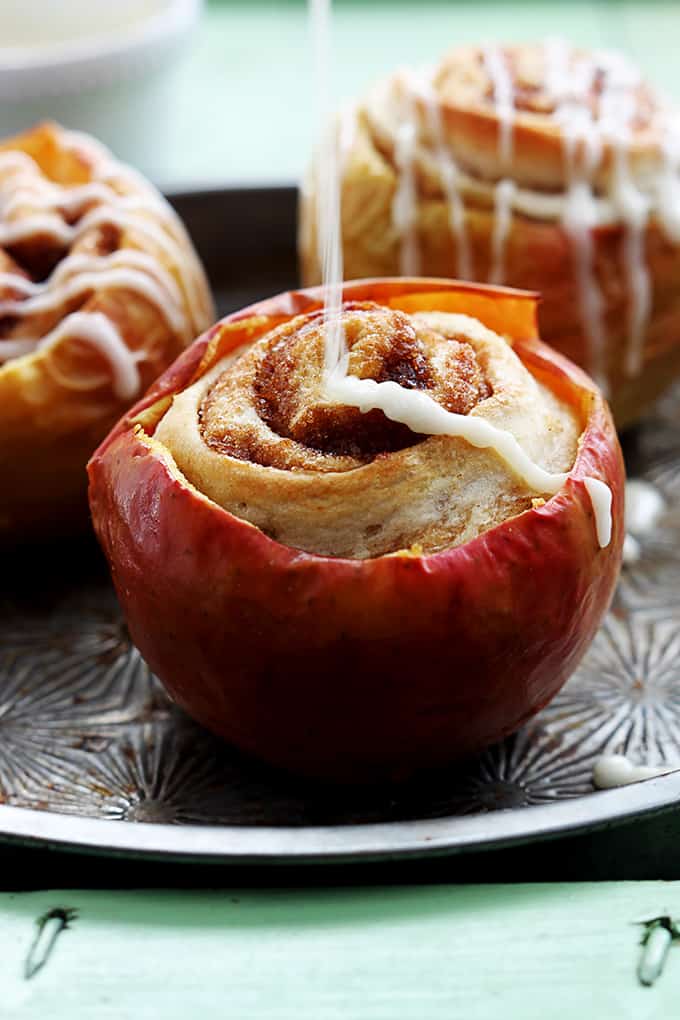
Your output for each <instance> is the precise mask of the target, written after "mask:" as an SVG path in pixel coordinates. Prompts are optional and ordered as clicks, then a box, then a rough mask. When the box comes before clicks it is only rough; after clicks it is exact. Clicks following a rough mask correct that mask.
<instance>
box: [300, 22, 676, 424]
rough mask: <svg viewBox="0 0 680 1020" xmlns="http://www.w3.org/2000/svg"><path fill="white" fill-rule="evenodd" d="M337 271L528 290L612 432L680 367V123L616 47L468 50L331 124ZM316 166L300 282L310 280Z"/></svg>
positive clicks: (314, 266) (408, 76) (406, 73)
mask: <svg viewBox="0 0 680 1020" xmlns="http://www.w3.org/2000/svg"><path fill="white" fill-rule="evenodd" d="M338 139H339V148H340V152H341V160H342V231H343V249H344V262H345V276H346V277H347V278H354V277H364V276H374V275H375V276H378V275H397V274H402V275H411V274H414V273H418V272H420V273H426V274H428V275H434V276H443V277H446V276H456V277H459V278H462V279H476V280H488V281H490V282H492V283H496V284H500V283H503V284H508V285H510V286H515V287H522V288H531V289H533V290H537V291H539V292H540V294H541V304H540V307H539V321H540V326H541V335H542V337H543V338H544V340H546V341H547V342H548V343H550V344H551V345H553V346H554V347H556V348H557V349H558V350H560V351H561V352H562V353H564V354H566V355H567V356H568V357H569V358H571V359H572V360H573V361H575V362H576V363H577V364H579V365H581V366H582V367H583V368H585V369H586V370H587V371H588V372H589V373H590V374H591V375H592V376H593V377H594V378H595V379H596V381H597V382H598V383H599V384H600V385H601V387H602V388H603V390H604V391H605V392H606V394H607V395H608V397H609V399H610V401H611V404H612V408H613V411H614V416H615V419H616V421H617V423H618V424H619V425H625V424H626V423H628V422H630V421H632V420H634V419H635V418H637V417H638V416H639V415H640V414H641V413H643V412H644V410H645V408H646V407H648V406H649V404H650V403H651V402H652V401H653V400H654V398H655V397H656V396H657V395H658V394H659V393H660V392H661V391H662V390H663V388H664V387H665V386H666V385H668V383H669V382H670V381H671V380H672V379H673V378H674V377H676V376H677V375H678V374H679V373H680V297H679V296H678V289H677V286H676V283H677V280H678V279H679V278H680V174H679V170H680V119H679V115H678V111H677V110H675V109H673V108H671V106H670V105H669V104H668V103H667V102H666V101H665V100H663V99H662V98H661V97H660V96H658V95H657V94H656V93H655V92H654V91H653V90H652V88H651V87H650V86H649V85H648V84H647V83H646V82H645V81H644V80H643V79H642V77H641V76H640V74H639V73H638V72H637V70H636V69H635V68H634V67H632V66H630V65H629V64H628V63H627V61H625V60H624V58H623V57H621V56H619V55H617V54H612V53H604V52H593V53H591V52H586V51H584V50H580V49H575V48H572V47H570V46H568V45H567V44H566V43H564V42H562V41H560V40H552V41H550V42H548V43H546V44H543V45H541V44H534V45H524V46H489V47H465V48H460V49H455V50H453V51H452V52H450V53H449V54H448V55H447V56H446V57H444V59H443V60H442V61H441V63H440V64H439V65H438V66H437V67H435V68H434V69H428V70H426V71H418V72H416V71H410V70H402V71H399V72H398V73H396V74H395V75H394V76H392V77H391V78H390V79H389V80H387V81H385V82H382V83H380V84H379V85H378V86H377V87H376V88H374V89H373V90H372V91H371V92H369V94H368V95H367V96H366V98H365V99H364V100H363V101H361V102H360V103H359V104H358V105H357V107H356V108H355V109H352V110H351V111H348V112H345V113H344V114H343V115H342V117H341V118H340V126H339V131H338ZM316 196H317V186H316V180H315V168H312V172H311V174H310V175H309V179H308V181H307V184H306V187H305V189H304V194H303V199H302V203H301V224H300V252H301V261H302V273H303V279H304V280H305V282H306V283H316V282H318V281H319V278H320V270H319V258H318V252H317V236H316V210H315V204H316Z"/></svg>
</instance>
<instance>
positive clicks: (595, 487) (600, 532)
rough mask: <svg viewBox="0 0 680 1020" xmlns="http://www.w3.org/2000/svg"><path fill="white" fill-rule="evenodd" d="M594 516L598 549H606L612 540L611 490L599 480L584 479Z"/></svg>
mask: <svg viewBox="0 0 680 1020" xmlns="http://www.w3.org/2000/svg"><path fill="white" fill-rule="evenodd" d="M583 483H584V485H585V487H586V490H587V492H588V495H589V496H590V502H591V504H592V507H593V513H594V514H595V533H596V535H597V541H598V542H599V544H600V549H606V547H607V546H608V545H609V543H610V542H611V540H612V490H611V489H610V488H609V486H608V485H607V483H606V482H603V481H601V480H600V479H599V478H584V479H583Z"/></svg>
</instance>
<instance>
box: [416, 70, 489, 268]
mask: <svg viewBox="0 0 680 1020" xmlns="http://www.w3.org/2000/svg"><path fill="white" fill-rule="evenodd" d="M433 73H434V72H432V71H430V73H429V75H423V76H420V77H417V76H415V75H414V76H413V77H412V78H411V79H410V81H409V84H410V86H411V88H412V89H413V91H414V93H415V94H416V95H417V96H418V98H419V99H420V100H421V102H422V103H423V105H424V107H425V115H426V118H427V123H428V128H429V131H430V134H431V136H432V140H433V143H434V153H435V157H436V160H437V167H438V169H439V176H440V180H441V184H442V189H443V191H444V196H445V198H446V205H447V211H448V221H449V230H450V231H451V236H452V237H453V239H454V241H455V244H456V262H457V273H458V276H459V278H460V279H461V280H470V279H472V275H473V274H472V260H471V258H470V244H469V241H468V236H467V231H466V229H465V203H464V202H463V198H462V196H461V193H460V186H459V181H460V177H461V172H460V168H459V166H458V164H457V163H456V161H455V159H454V158H453V156H452V154H451V152H450V151H449V149H448V147H447V145H446V141H445V138H444V125H443V123H442V113H441V106H440V103H439V98H438V96H437V94H436V92H435V91H434V88H433V86H432V74H433Z"/></svg>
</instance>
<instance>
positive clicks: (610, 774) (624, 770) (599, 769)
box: [593, 754, 677, 790]
mask: <svg viewBox="0 0 680 1020" xmlns="http://www.w3.org/2000/svg"><path fill="white" fill-rule="evenodd" d="M676 771H677V766H672V765H659V766H656V765H633V763H632V762H631V761H629V759H628V758H626V757H625V755H623V754H603V755H601V756H600V757H599V758H598V759H597V761H596V762H595V764H594V765H593V784H594V785H595V786H596V787H597V788H598V790H612V789H615V788H616V787H617V786H628V785H630V784H631V783H640V782H642V781H643V780H645V779H655V778H656V777H657V776H666V775H668V774H669V773H670V772H676Z"/></svg>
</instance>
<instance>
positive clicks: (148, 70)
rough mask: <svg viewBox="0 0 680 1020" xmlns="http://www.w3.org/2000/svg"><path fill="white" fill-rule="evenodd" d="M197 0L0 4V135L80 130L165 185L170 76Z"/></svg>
mask: <svg viewBox="0 0 680 1020" xmlns="http://www.w3.org/2000/svg"><path fill="white" fill-rule="evenodd" d="M200 8H201V0H115V2H111V0H47V2H46V0H0V40H1V42H0V136H6V135H10V134H14V133H16V132H18V131H23V130H25V129H26V128H28V127H31V126H32V125H33V124H35V123H37V122H38V121H41V120H46V119H54V120H57V121H59V123H61V124H63V125H64V126H65V127H70V128H75V129H77V130H80V131H87V132H89V133H90V134H92V135H94V136H95V137H97V138H99V139H100V140H101V141H102V142H104V143H105V144H106V145H108V146H109V147H110V148H111V149H112V150H113V152H114V153H115V154H116V156H118V157H119V158H120V159H123V160H125V161H126V162H129V163H132V164H134V165H135V166H136V167H138V168H139V169H140V170H141V171H142V172H143V173H145V174H147V176H149V177H152V178H155V179H157V180H158V179H160V180H162V179H163V177H164V160H165V156H166V151H167V138H168V127H169V124H170V118H171V115H172V103H173V84H174V78H175V75H174V71H175V69H176V66H177V58H178V56H179V54H180V50H181V47H182V44H183V43H184V42H185V41H186V39H187V37H188V35H189V32H190V29H191V28H192V27H193V26H194V24H195V23H196V21H197V19H198V14H199V12H200Z"/></svg>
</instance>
